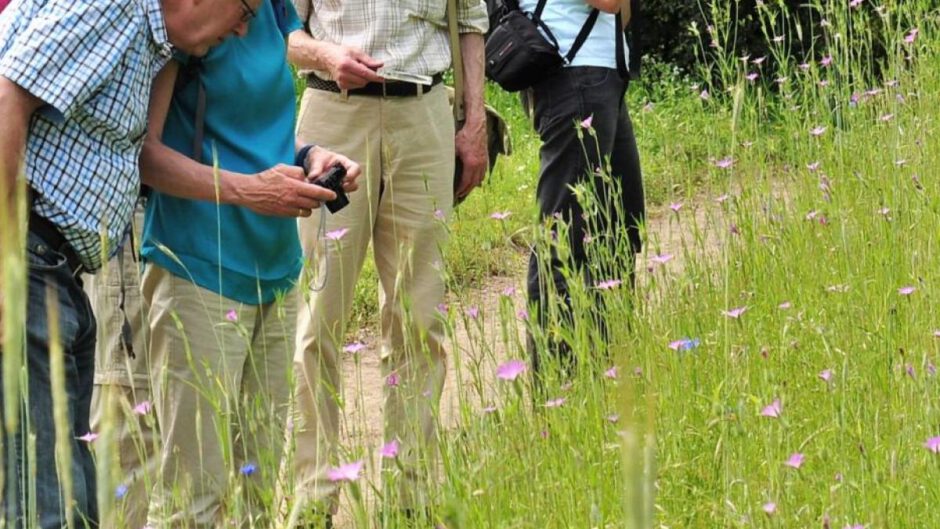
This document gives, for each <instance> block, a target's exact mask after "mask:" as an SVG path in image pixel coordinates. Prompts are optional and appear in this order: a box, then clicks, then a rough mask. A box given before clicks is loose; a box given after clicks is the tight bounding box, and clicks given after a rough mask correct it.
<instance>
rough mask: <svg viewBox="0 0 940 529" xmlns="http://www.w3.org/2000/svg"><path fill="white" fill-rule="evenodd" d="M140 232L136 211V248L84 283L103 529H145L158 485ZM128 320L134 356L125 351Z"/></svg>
mask: <svg viewBox="0 0 940 529" xmlns="http://www.w3.org/2000/svg"><path fill="white" fill-rule="evenodd" d="M142 226H143V208H142V207H138V209H137V212H136V214H135V218H134V224H133V229H134V233H135V238H134V239H133V242H134V243H135V244H131V241H127V242H126V243H125V244H124V248H123V250H122V252H123V253H122V255H121V258H118V257H114V258H112V259H111V260H110V261H109V262H108V263H107V264H106V265H105V267H104V268H103V269H102V270H100V271H99V272H98V273H97V274H95V275H86V276H84V277H83V278H82V280H83V282H84V284H85V292H86V293H87V294H88V299H89V300H90V301H91V306H92V310H93V311H94V313H95V318H96V320H97V322H98V336H97V346H96V349H95V389H94V393H93V394H92V399H91V430H92V431H93V432H96V433H99V434H101V437H100V438H99V439H98V440H97V441H96V442H95V443H94V447H95V457H96V459H97V461H98V469H99V482H100V483H103V484H107V485H108V487H107V488H108V490H99V491H98V495H99V497H100V498H101V501H103V502H106V503H107V504H108V505H110V508H108V507H105V508H104V509H103V510H102V511H101V516H102V519H101V526H102V527H143V526H144V524H146V523H147V505H148V503H149V498H150V489H151V488H152V487H153V484H154V479H155V478H156V468H157V462H158V460H157V458H156V457H155V454H156V453H157V451H158V446H159V439H160V436H159V434H158V433H157V431H156V424H155V423H156V421H155V418H154V415H153V413H152V412H150V413H142V412H143V411H145V410H146V409H147V408H148V406H147V403H149V402H150V398H151V397H150V378H149V375H148V373H149V370H150V355H149V339H148V338H149V336H148V335H149V328H148V326H147V325H146V316H145V307H144V306H143V305H142V302H141V296H140V266H139V260H138V259H137V248H136V243H137V241H139V240H140V238H139V235H140V229H141V227H142ZM122 283H123V286H122ZM122 292H123V298H124V299H123V300H124V308H123V310H122V309H121V298H122ZM125 317H126V318H127V323H128V324H129V326H130V331H131V346H132V352H131V354H133V356H131V354H128V351H127V350H126V349H125V346H124V344H123V343H122V334H121V333H122V330H123V326H124V321H125ZM135 407H136V408H137V410H138V411H137V412H135ZM105 473H106V474H105ZM102 474H105V475H102Z"/></svg>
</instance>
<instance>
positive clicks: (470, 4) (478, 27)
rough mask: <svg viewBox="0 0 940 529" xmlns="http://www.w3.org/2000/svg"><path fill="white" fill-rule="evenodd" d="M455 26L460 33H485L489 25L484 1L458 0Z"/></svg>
mask: <svg viewBox="0 0 940 529" xmlns="http://www.w3.org/2000/svg"><path fill="white" fill-rule="evenodd" d="M457 27H458V29H459V31H460V33H486V31H487V29H489V27H490V19H489V17H488V16H487V12H486V2H485V1H484V0H459V2H458V3H457Z"/></svg>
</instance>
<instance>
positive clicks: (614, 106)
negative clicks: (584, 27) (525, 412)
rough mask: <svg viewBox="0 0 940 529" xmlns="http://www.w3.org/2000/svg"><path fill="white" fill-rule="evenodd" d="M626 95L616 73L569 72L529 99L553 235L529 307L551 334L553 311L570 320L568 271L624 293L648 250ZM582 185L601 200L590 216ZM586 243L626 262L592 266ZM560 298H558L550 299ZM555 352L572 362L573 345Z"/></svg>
mask: <svg viewBox="0 0 940 529" xmlns="http://www.w3.org/2000/svg"><path fill="white" fill-rule="evenodd" d="M626 87H627V84H626V81H624V80H622V79H621V78H620V76H619V75H618V73H617V71H616V70H614V69H610V68H599V67H569V68H564V69H562V70H561V71H559V72H558V73H557V74H555V75H553V76H552V77H550V78H548V79H546V80H545V81H542V82H541V83H539V84H538V85H536V86H535V87H534V88H533V90H532V91H531V92H530V93H529V96H530V97H531V98H532V100H531V101H530V102H529V103H530V105H531V108H532V109H533V113H534V114H533V118H534V122H535V128H536V131H537V132H538V134H539V136H540V138H541V140H542V147H541V151H540V153H539V154H540V161H541V163H540V169H539V182H538V190H537V197H538V204H539V212H540V216H541V219H542V220H543V223H547V224H549V225H551V226H552V230H553V237H552V238H551V239H550V242H549V243H548V246H549V247H550V248H549V249H548V251H545V249H544V248H541V251H540V248H538V247H537V248H536V249H535V251H533V253H532V255H531V257H530V259H529V272H528V297H529V302H530V305H532V306H534V307H536V310H537V312H538V315H537V320H536V321H537V322H538V323H539V324H540V325H542V326H543V328H544V326H545V325H546V324H547V313H548V310H547V309H548V304H549V303H558V304H560V305H561V306H560V308H561V313H562V314H563V315H564V314H566V313H569V315H570V297H569V295H568V285H567V281H566V279H565V277H564V274H563V273H562V270H563V268H564V267H567V268H568V269H569V270H572V271H576V272H577V275H579V276H580V277H581V279H582V280H583V281H585V282H586V283H587V285H588V286H589V287H593V286H594V283H595V282H596V281H602V280H610V279H618V280H621V281H623V284H624V288H627V287H629V286H631V285H632V283H633V263H634V255H635V254H636V252H639V251H640V249H641V246H642V241H641V240H640V230H639V224H640V222H642V220H643V218H644V215H645V203H644V198H643V179H642V174H641V170H640V156H639V152H638V151H637V146H636V138H635V137H634V134H633V124H632V123H631V121H630V116H629V113H628V112H627V107H626V103H625V101H624V94H625V93H626ZM588 118H590V127H589V128H585V127H584V126H582V122H584V121H585V120H586V119H588ZM585 124H586V123H585ZM608 164H609V165H608ZM599 168H600V169H601V171H600V172H598V169H599ZM608 168H609V171H608ZM599 173H605V174H607V175H606V176H604V175H602V174H599ZM582 183H584V184H593V185H589V186H587V187H589V188H591V189H593V191H594V192H595V193H596V196H597V198H598V207H597V208H589V211H588V212H587V213H586V212H585V208H583V207H582V204H580V203H579V201H578V198H577V197H576V196H575V193H574V192H573V191H572V189H571V186H575V185H578V184H582ZM556 219H557V220H563V221H564V222H565V223H566V224H567V225H568V230H567V234H568V237H567V241H566V242H567V244H568V247H569V251H568V252H564V253H562V254H561V255H567V256H568V257H567V258H566V259H565V262H563V261H562V259H560V258H559V255H560V254H559V253H558V252H557V251H556V248H557V245H556V244H555V242H554V241H557V238H558V236H559V232H558V230H557V229H556V227H555V226H557V223H556V222H555V220H556ZM586 241H590V242H589V244H590V245H593V247H594V248H598V247H600V246H603V247H604V248H606V249H607V250H608V252H606V253H608V254H610V253H611V252H613V251H614V250H615V249H619V251H618V252H617V253H619V254H620V255H617V256H615V257H616V258H615V259H609V258H605V259H603V261H604V262H605V265H606V266H604V265H602V264H601V263H597V262H595V263H592V262H590V261H589V256H588V253H592V252H587V251H586ZM559 242H560V241H559ZM598 253H604V252H603V251H601V252H598ZM623 254H626V255H623ZM608 256H609V255H608ZM546 260H549V261H550V262H545V261H546ZM624 275H626V277H623V276H624ZM550 285H551V287H550ZM552 290H554V292H557V294H558V297H557V298H555V297H554V296H551V297H552V298H553V299H548V298H549V293H550V292H552ZM595 309H596V310H594V311H592V312H593V313H594V316H595V321H596V322H597V323H598V324H599V325H600V327H601V332H602V333H606V326H605V324H604V321H603V307H601V306H599V305H596V306H595ZM568 322H569V323H571V324H573V322H574V319H573V318H570V317H569V318H568ZM562 324H564V322H562ZM550 349H552V351H551V352H552V353H554V354H558V355H568V354H569V348H568V346H567V344H565V343H560V342H557V341H556V342H553V343H551V344H550ZM530 351H531V353H532V355H533V357H532V361H533V368H534V369H536V370H537V369H538V366H539V364H540V362H539V360H540V359H539V357H538V356H539V355H538V354H536V352H535V346H534V343H533V341H532V340H530Z"/></svg>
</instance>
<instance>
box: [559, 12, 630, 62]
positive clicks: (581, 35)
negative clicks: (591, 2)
mask: <svg viewBox="0 0 940 529" xmlns="http://www.w3.org/2000/svg"><path fill="white" fill-rule="evenodd" d="M598 16H600V10H598V9H597V8H596V7H595V8H594V9H592V10H591V13H590V14H589V15H588V17H587V20H585V21H584V25H583V26H581V31H579V32H578V36H577V37H575V39H574V43H572V44H571V49H570V50H568V53H567V54H566V55H565V61H566V62H568V63H569V64H570V63H571V61H573V60H574V56H575V55H577V54H578V50H580V49H581V46H584V43H585V42H586V41H587V38H588V36H589V35H590V34H591V30H593V29H594V24H595V23H596V22H597V17H598ZM618 20H619V18H618ZM617 33H619V31H618V32H617Z"/></svg>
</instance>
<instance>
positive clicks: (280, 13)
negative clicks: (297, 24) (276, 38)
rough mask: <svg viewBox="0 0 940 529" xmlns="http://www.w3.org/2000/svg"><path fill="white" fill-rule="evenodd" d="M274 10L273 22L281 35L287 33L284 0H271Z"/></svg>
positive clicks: (285, 3) (285, 4)
mask: <svg viewBox="0 0 940 529" xmlns="http://www.w3.org/2000/svg"><path fill="white" fill-rule="evenodd" d="M271 6H272V7H273V8H274V21H275V22H276V23H277V29H279V30H280V31H281V33H282V34H283V33H287V29H288V27H287V2H286V1H285V0H271Z"/></svg>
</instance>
